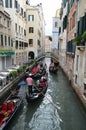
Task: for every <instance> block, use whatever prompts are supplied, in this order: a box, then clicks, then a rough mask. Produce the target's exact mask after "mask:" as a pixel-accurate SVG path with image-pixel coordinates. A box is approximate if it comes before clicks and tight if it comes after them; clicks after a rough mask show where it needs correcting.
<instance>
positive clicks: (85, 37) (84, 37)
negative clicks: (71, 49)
mask: <svg viewBox="0 0 86 130" xmlns="http://www.w3.org/2000/svg"><path fill="white" fill-rule="evenodd" d="M82 42H83V44H84V45H85V42H86V31H84V33H83V34H82Z"/></svg>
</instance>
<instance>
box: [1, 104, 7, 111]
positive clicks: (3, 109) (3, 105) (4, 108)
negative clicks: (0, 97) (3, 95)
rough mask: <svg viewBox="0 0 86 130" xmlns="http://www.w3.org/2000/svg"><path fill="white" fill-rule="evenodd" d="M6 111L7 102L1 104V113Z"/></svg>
mask: <svg viewBox="0 0 86 130" xmlns="http://www.w3.org/2000/svg"><path fill="white" fill-rule="evenodd" d="M6 111H7V103H5V102H4V103H3V104H2V106H1V110H0V113H5V112H6Z"/></svg>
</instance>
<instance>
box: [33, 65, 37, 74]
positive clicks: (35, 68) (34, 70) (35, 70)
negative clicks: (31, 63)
mask: <svg viewBox="0 0 86 130" xmlns="http://www.w3.org/2000/svg"><path fill="white" fill-rule="evenodd" d="M37 72H38V68H37V67H36V66H35V67H34V68H33V69H32V74H36V73H37Z"/></svg>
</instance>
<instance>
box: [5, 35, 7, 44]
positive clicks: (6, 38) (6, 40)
mask: <svg viewBox="0 0 86 130" xmlns="http://www.w3.org/2000/svg"><path fill="white" fill-rule="evenodd" d="M6 45H7V36H5V46H6Z"/></svg>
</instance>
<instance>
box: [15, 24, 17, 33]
mask: <svg viewBox="0 0 86 130" xmlns="http://www.w3.org/2000/svg"><path fill="white" fill-rule="evenodd" d="M15 31H16V32H17V23H15Z"/></svg>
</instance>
